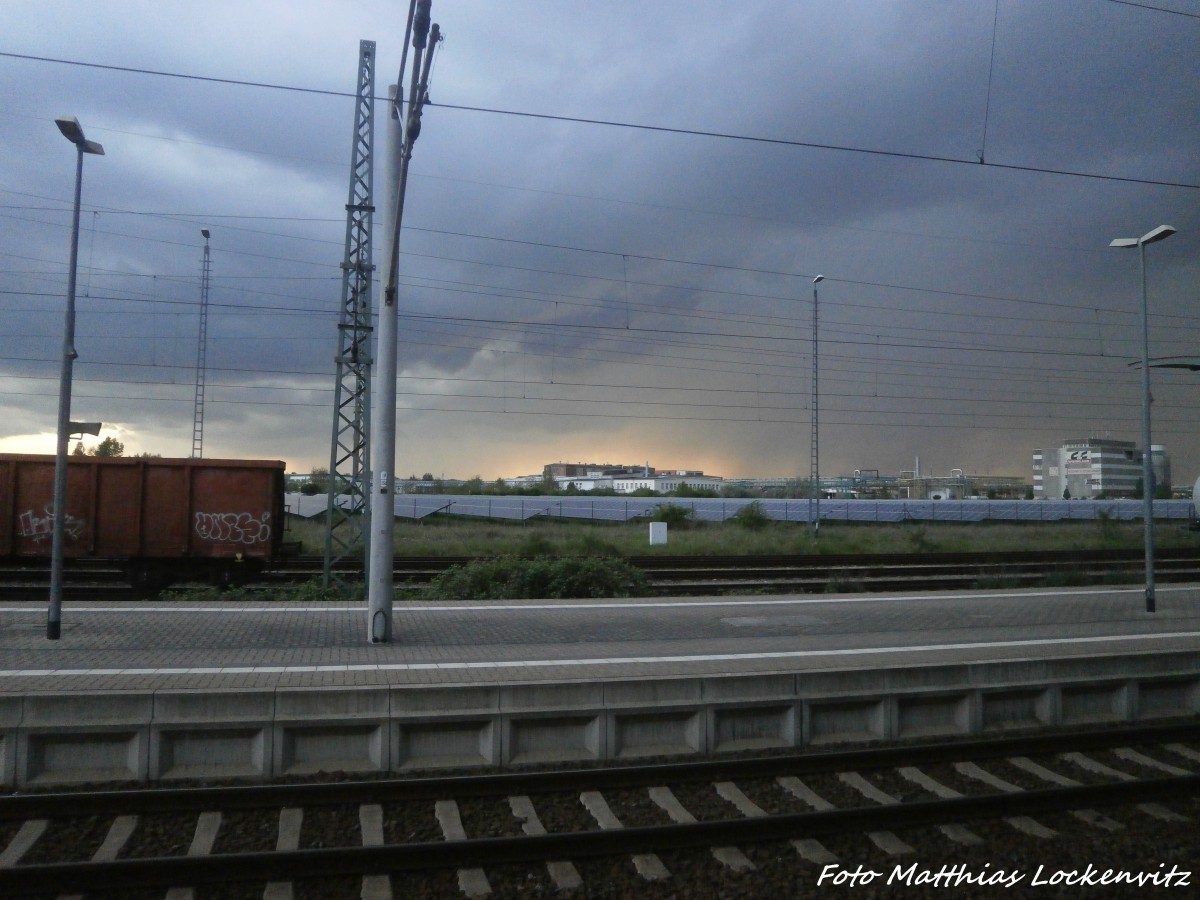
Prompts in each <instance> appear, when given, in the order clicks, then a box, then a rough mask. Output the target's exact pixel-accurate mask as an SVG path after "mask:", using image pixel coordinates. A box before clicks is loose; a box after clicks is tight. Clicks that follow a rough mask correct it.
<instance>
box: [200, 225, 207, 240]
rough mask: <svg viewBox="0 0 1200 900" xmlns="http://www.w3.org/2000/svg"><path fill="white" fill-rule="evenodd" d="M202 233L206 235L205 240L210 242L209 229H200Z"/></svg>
mask: <svg viewBox="0 0 1200 900" xmlns="http://www.w3.org/2000/svg"><path fill="white" fill-rule="evenodd" d="M200 233H201V234H202V235H204V239H205V240H206V241H207V240H208V229H207V228H201V229H200Z"/></svg>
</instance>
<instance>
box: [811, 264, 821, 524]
mask: <svg viewBox="0 0 1200 900" xmlns="http://www.w3.org/2000/svg"><path fill="white" fill-rule="evenodd" d="M824 280H825V276H824V275H818V276H817V277H816V278H814V279H813V315H812V398H811V400H810V402H809V409H810V410H811V411H812V431H811V434H812V454H811V458H810V460H809V472H808V479H809V486H810V490H811V492H812V493H813V494H814V496H815V498H816V506H815V508H813V509H810V510H809V512H810V513H811V515H809V517H808V522H809V531H810V533H811V534H812V536H813V537H814V538H815V537H816V536H817V534H818V533H819V532H820V530H821V483H820V482H821V475H820V472H821V467H820V464H819V460H820V456H819V453H818V450H819V447H820V441H819V437H820V417H819V416H818V415H817V410H818V407H819V405H820V399H821V395H820V392H819V391H818V390H817V373H818V367H817V359H818V353H817V346H818V345H817V309H818V308H819V305H818V302H817V285H818V284H820V283H821V282H822V281H824ZM809 504H810V506H811V505H812V501H811V500H810V501H809Z"/></svg>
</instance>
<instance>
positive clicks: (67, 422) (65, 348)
mask: <svg viewBox="0 0 1200 900" xmlns="http://www.w3.org/2000/svg"><path fill="white" fill-rule="evenodd" d="M54 124H55V125H57V126H58V130H59V131H61V132H62V133H63V137H65V138H66V139H67V140H68V141H70V142H71V143H72V144H74V145H75V150H76V151H77V152H76V160H75V213H74V217H73V219H72V222H71V262H70V266H69V267H68V269H67V314H66V320H65V324H64V326H63V345H62V373H61V375H60V376H59V382H58V449H57V452H56V454H55V457H54V522H53V523H52V529H51V535H52V538H51V539H52V544H51V549H50V609H49V611H48V613H47V616H46V637H47V638H48V639H49V640H52V641H56V640H58V639H59V637H61V635H62V589H63V543H64V541H65V539H66V519H67V444H68V443H69V442H70V440H71V426H72V422H71V371H72V368H73V366H74V363H75V357H76V356H78V354H77V353H76V352H75V272H76V269H77V268H78V264H79V197H80V192H81V190H82V187H83V154H85V153H93V154H95V155H96V156H103V155H104V148H103V147H101V146H100V145H99V144H97V143H96V142H95V141H89V140H88V139H87V138H85V137H84V136H83V128H81V127H80V125H79V120H78V119H76V118H75V117H74V116H59V117H58V118H57V119H55V120H54Z"/></svg>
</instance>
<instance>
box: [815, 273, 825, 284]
mask: <svg viewBox="0 0 1200 900" xmlns="http://www.w3.org/2000/svg"><path fill="white" fill-rule="evenodd" d="M824 280H825V276H824V275H818V276H817V277H816V278H814V279H813V284H820V283H821V282H822V281H824Z"/></svg>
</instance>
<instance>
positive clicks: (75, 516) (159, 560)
mask: <svg viewBox="0 0 1200 900" xmlns="http://www.w3.org/2000/svg"><path fill="white" fill-rule="evenodd" d="M284 468H285V466H284V463H283V462H280V461H278V460H247V459H162V458H158V457H134V458H125V457H116V458H104V457H93V456H71V457H68V465H67V503H66V518H65V522H64V534H65V543H64V555H65V556H66V558H67V559H95V560H109V561H112V562H114V563H116V564H118V565H120V566H121V568H122V569H124V571H125V572H126V574H127V576H128V578H129V580H130V583H131V584H133V586H134V587H136V588H141V589H146V590H157V589H161V588H163V587H166V586H167V585H169V584H171V583H172V582H174V581H178V580H182V579H189V578H204V579H206V580H210V581H213V582H214V583H218V584H225V585H230V584H239V583H241V582H243V581H245V580H246V579H247V578H249V577H252V576H254V575H256V574H257V573H258V572H260V571H261V570H262V568H263V566H264V564H265V563H266V562H267V561H269V560H271V559H275V558H276V557H278V556H279V552H280V549H281V547H282V541H283V528H284V514H285V509H284V500H283V494H284ZM53 522H54V457H53V456H37V455H31V454H8V453H0V557H2V558H4V559H8V560H15V559H30V558H34V559H36V558H43V557H44V558H46V559H49V557H50V547H51V533H52V530H53Z"/></svg>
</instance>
